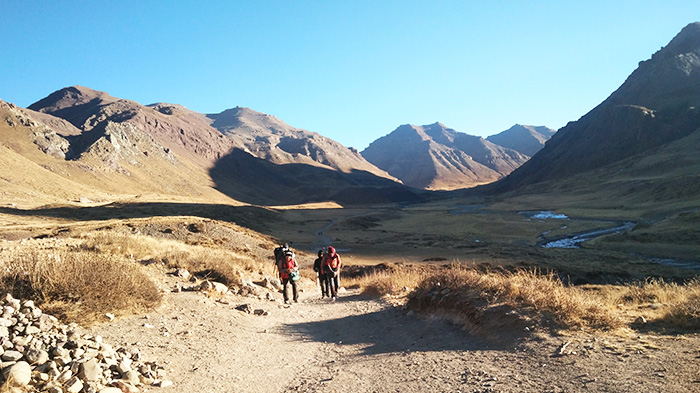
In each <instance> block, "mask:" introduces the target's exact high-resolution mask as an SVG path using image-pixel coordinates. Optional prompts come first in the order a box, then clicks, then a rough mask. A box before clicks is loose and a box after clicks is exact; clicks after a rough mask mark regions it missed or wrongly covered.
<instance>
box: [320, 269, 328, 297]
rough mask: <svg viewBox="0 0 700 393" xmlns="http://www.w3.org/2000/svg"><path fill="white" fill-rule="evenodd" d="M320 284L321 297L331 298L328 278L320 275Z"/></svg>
mask: <svg viewBox="0 0 700 393" xmlns="http://www.w3.org/2000/svg"><path fill="white" fill-rule="evenodd" d="M318 283H319V285H321V297H324V296H330V295H329V294H328V277H326V276H325V275H323V274H319V275H318Z"/></svg>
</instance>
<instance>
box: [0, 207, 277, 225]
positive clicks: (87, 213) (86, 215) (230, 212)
mask: <svg viewBox="0 0 700 393" xmlns="http://www.w3.org/2000/svg"><path fill="white" fill-rule="evenodd" d="M0 214H10V215H16V216H44V217H54V218H64V219H69V220H75V221H102V220H112V219H131V218H147V217H167V216H196V217H202V218H210V219H213V220H221V221H227V222H232V223H235V224H237V225H240V226H243V227H247V228H250V229H253V230H256V231H261V230H265V229H267V223H272V222H274V221H276V220H279V217H278V215H279V213H277V212H275V211H273V210H269V209H265V208H262V207H257V206H230V205H218V204H195V203H163V202H148V203H110V204H108V205H102V206H90V207H79V206H55V207H42V208H38V209H31V210H22V209H15V208H9V207H0Z"/></svg>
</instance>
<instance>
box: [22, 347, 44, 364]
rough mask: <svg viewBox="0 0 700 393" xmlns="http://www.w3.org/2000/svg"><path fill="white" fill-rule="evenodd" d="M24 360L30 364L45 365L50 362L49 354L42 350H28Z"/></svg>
mask: <svg viewBox="0 0 700 393" xmlns="http://www.w3.org/2000/svg"><path fill="white" fill-rule="evenodd" d="M24 358H25V359H26V360H27V362H29V364H37V365H38V364H44V363H46V362H48V361H49V353H48V352H46V351H42V350H41V349H32V348H30V349H28V350H26V351H25V353H24Z"/></svg>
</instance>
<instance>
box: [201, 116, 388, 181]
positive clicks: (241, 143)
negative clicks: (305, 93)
mask: <svg viewBox="0 0 700 393" xmlns="http://www.w3.org/2000/svg"><path fill="white" fill-rule="evenodd" d="M207 117H208V118H210V119H211V120H212V121H213V122H212V124H211V125H212V126H213V127H214V128H216V129H218V130H219V131H221V132H222V133H223V134H224V135H226V136H227V137H228V138H229V139H230V140H231V141H233V144H234V146H235V147H238V148H240V149H242V150H244V151H246V152H248V153H250V154H252V155H253V156H255V157H258V158H262V159H265V160H267V161H270V162H272V163H274V164H307V165H314V166H320V167H323V168H332V169H336V170H339V171H341V172H344V173H349V172H352V171H353V170H361V171H367V172H369V173H373V174H375V175H377V176H380V177H385V178H390V179H392V180H396V179H395V178H393V177H392V176H390V175H389V174H387V173H386V172H385V171H382V170H380V169H379V168H377V167H376V166H374V165H372V164H370V163H369V162H367V160H365V158H364V157H362V155H360V154H359V153H358V151H357V150H355V149H353V148H347V147H345V146H343V145H341V144H340V143H338V142H336V141H334V140H332V139H329V138H326V137H324V136H322V135H320V134H317V133H315V132H310V131H306V130H302V129H299V128H295V127H292V126H290V125H288V124H286V123H284V122H283V121H281V120H280V119H278V118H276V117H275V116H271V115H267V114H264V113H260V112H256V111H254V110H252V109H249V108H242V107H236V108H233V109H228V110H225V111H223V112H221V113H218V114H209V115H207Z"/></svg>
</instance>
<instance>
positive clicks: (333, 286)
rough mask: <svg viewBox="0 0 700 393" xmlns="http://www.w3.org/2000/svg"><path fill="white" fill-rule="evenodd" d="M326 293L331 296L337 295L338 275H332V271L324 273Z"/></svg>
mask: <svg viewBox="0 0 700 393" xmlns="http://www.w3.org/2000/svg"><path fill="white" fill-rule="evenodd" d="M325 285H326V295H329V294H330V296H331V297H337V296H338V276H335V275H333V273H328V274H327V275H326V282H325Z"/></svg>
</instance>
